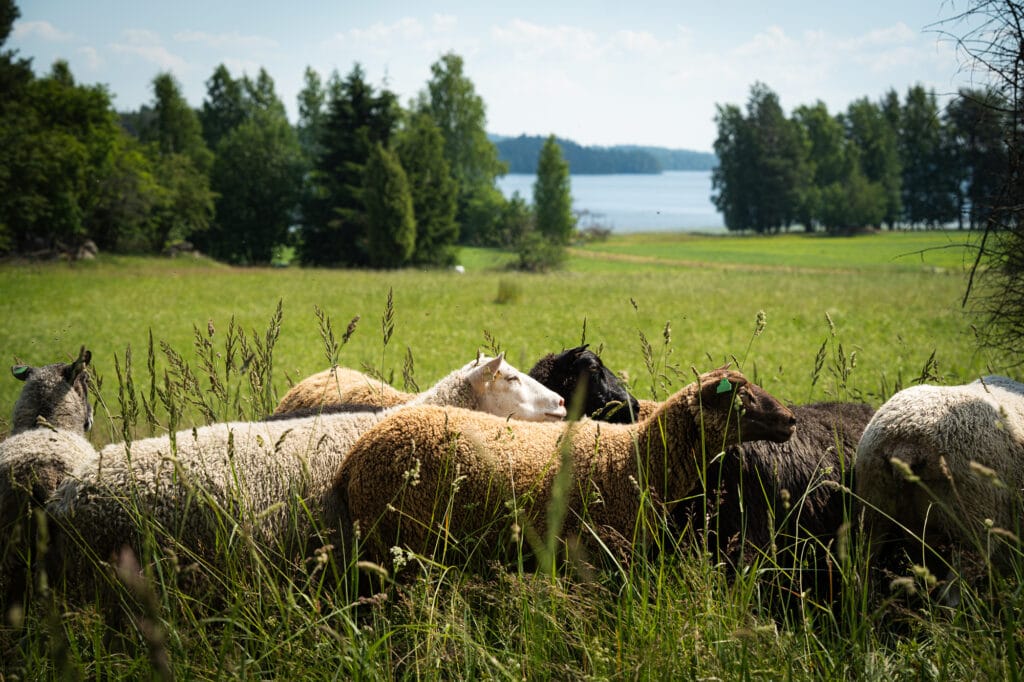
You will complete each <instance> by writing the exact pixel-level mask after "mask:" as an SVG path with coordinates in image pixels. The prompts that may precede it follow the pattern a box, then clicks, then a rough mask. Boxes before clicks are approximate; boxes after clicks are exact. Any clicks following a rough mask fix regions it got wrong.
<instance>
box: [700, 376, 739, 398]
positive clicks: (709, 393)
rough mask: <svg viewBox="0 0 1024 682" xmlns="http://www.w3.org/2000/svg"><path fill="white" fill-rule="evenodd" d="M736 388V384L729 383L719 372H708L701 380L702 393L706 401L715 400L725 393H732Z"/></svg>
mask: <svg viewBox="0 0 1024 682" xmlns="http://www.w3.org/2000/svg"><path fill="white" fill-rule="evenodd" d="M735 388H736V383H735V382H732V381H729V379H727V378H726V377H723V376H721V375H720V374H719V373H718V372H717V371H715V372H708V373H707V374H705V375H704V376H702V377H701V379H700V392H701V393H702V394H703V395H704V399H705V400H710V399H714V398H716V397H718V396H720V395H722V394H723V393H725V394H728V393H732V392H733V390H734V389H735Z"/></svg>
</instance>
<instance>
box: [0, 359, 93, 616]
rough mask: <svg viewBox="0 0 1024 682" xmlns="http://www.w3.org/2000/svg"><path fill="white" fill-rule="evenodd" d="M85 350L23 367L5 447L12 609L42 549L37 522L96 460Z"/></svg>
mask: <svg viewBox="0 0 1024 682" xmlns="http://www.w3.org/2000/svg"><path fill="white" fill-rule="evenodd" d="M91 359H92V354H91V353H90V352H89V351H88V350H86V349H85V348H84V347H83V348H82V349H81V350H80V351H79V353H78V358H76V359H75V360H74V361H73V362H71V363H69V364H66V363H55V364H52V365H45V366H43V367H32V366H29V365H17V366H15V367H12V368H11V373H12V374H13V375H14V376H15V378H17V379H19V380H20V381H23V382H25V385H24V386H23V387H22V390H21V393H20V395H19V396H18V400H17V401H16V402H15V406H14V413H13V418H12V425H13V428H12V432H11V436H9V437H8V438H7V439H6V440H4V441H3V442H2V443H0V542H2V543H3V551H2V553H0V595H2V597H0V598H2V599H3V600H4V601H3V604H4V605H7V604H10V603H12V602H14V601H18V600H20V599H21V597H22V595H23V594H24V591H25V588H26V586H27V585H26V582H25V581H26V577H27V575H28V573H29V571H30V570H31V565H32V557H33V555H34V552H35V548H36V529H37V524H36V519H35V518H34V515H33V511H34V510H35V509H39V508H41V507H42V506H43V505H44V504H45V502H46V499H47V498H48V497H49V495H50V494H51V493H52V492H53V491H54V490H55V489H56V488H57V485H58V484H59V483H60V482H61V481H62V480H63V479H64V478H66V477H67V476H68V475H69V474H70V473H71V471H72V470H73V469H74V468H76V467H78V466H82V465H84V464H86V463H88V462H91V461H94V460H95V458H96V456H97V455H96V450H95V449H94V448H93V447H92V445H91V444H90V443H89V441H88V440H86V439H85V434H86V431H88V430H89V429H90V428H91V427H92V405H91V404H90V403H89V382H88V372H87V367H88V365H89V362H90V360H91Z"/></svg>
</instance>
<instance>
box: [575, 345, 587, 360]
mask: <svg viewBox="0 0 1024 682" xmlns="http://www.w3.org/2000/svg"><path fill="white" fill-rule="evenodd" d="M589 345H590V344H589V343H585V344H583V345H582V346H576V347H575V348H573V349H572V355H573V357H574V358H578V357H579V356H581V355H583V351H585V350H587V346H589Z"/></svg>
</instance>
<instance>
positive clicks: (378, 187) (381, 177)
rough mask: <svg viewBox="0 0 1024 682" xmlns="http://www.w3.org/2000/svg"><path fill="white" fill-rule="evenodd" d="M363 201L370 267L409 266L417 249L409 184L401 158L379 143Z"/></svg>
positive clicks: (365, 176)
mask: <svg viewBox="0 0 1024 682" xmlns="http://www.w3.org/2000/svg"><path fill="white" fill-rule="evenodd" d="M363 197H364V199H365V201H366V219H367V224H368V229H367V242H368V248H367V255H368V257H369V261H370V265H372V266H374V267H378V268H397V267H401V266H403V265H406V264H407V263H408V262H409V259H410V258H411V257H412V254H413V252H414V250H415V248H416V219H415V216H414V215H413V207H412V196H411V195H410V194H409V182H408V180H407V179H406V176H405V171H404V170H402V164H400V163H399V162H398V157H396V156H395V155H394V153H392V152H391V151H389V150H388V149H386V148H385V147H384V145H382V144H381V143H379V142H378V143H377V144H375V145H374V146H373V148H372V149H371V151H370V158H369V159H367V161H366V167H365V171H364V174H363Z"/></svg>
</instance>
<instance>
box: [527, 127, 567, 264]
mask: <svg viewBox="0 0 1024 682" xmlns="http://www.w3.org/2000/svg"><path fill="white" fill-rule="evenodd" d="M533 206H534V212H535V216H536V226H537V231H538V232H539V233H540V234H541V235H543V236H544V237H545V238H546V239H548V240H549V241H550V242H552V243H554V244H558V245H561V246H565V245H567V244H568V243H569V240H570V239H572V234H573V230H574V229H575V228H576V218H575V217H574V216H573V214H572V192H571V188H570V181H569V164H568V163H566V162H565V159H563V158H562V148H561V147H559V146H558V142H557V141H556V140H555V136H554V135H551V136H549V137H548V139H547V140H546V141H545V142H544V146H543V147H541V150H540V157H539V158H538V160H537V180H536V182H535V183H534V185H533Z"/></svg>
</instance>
